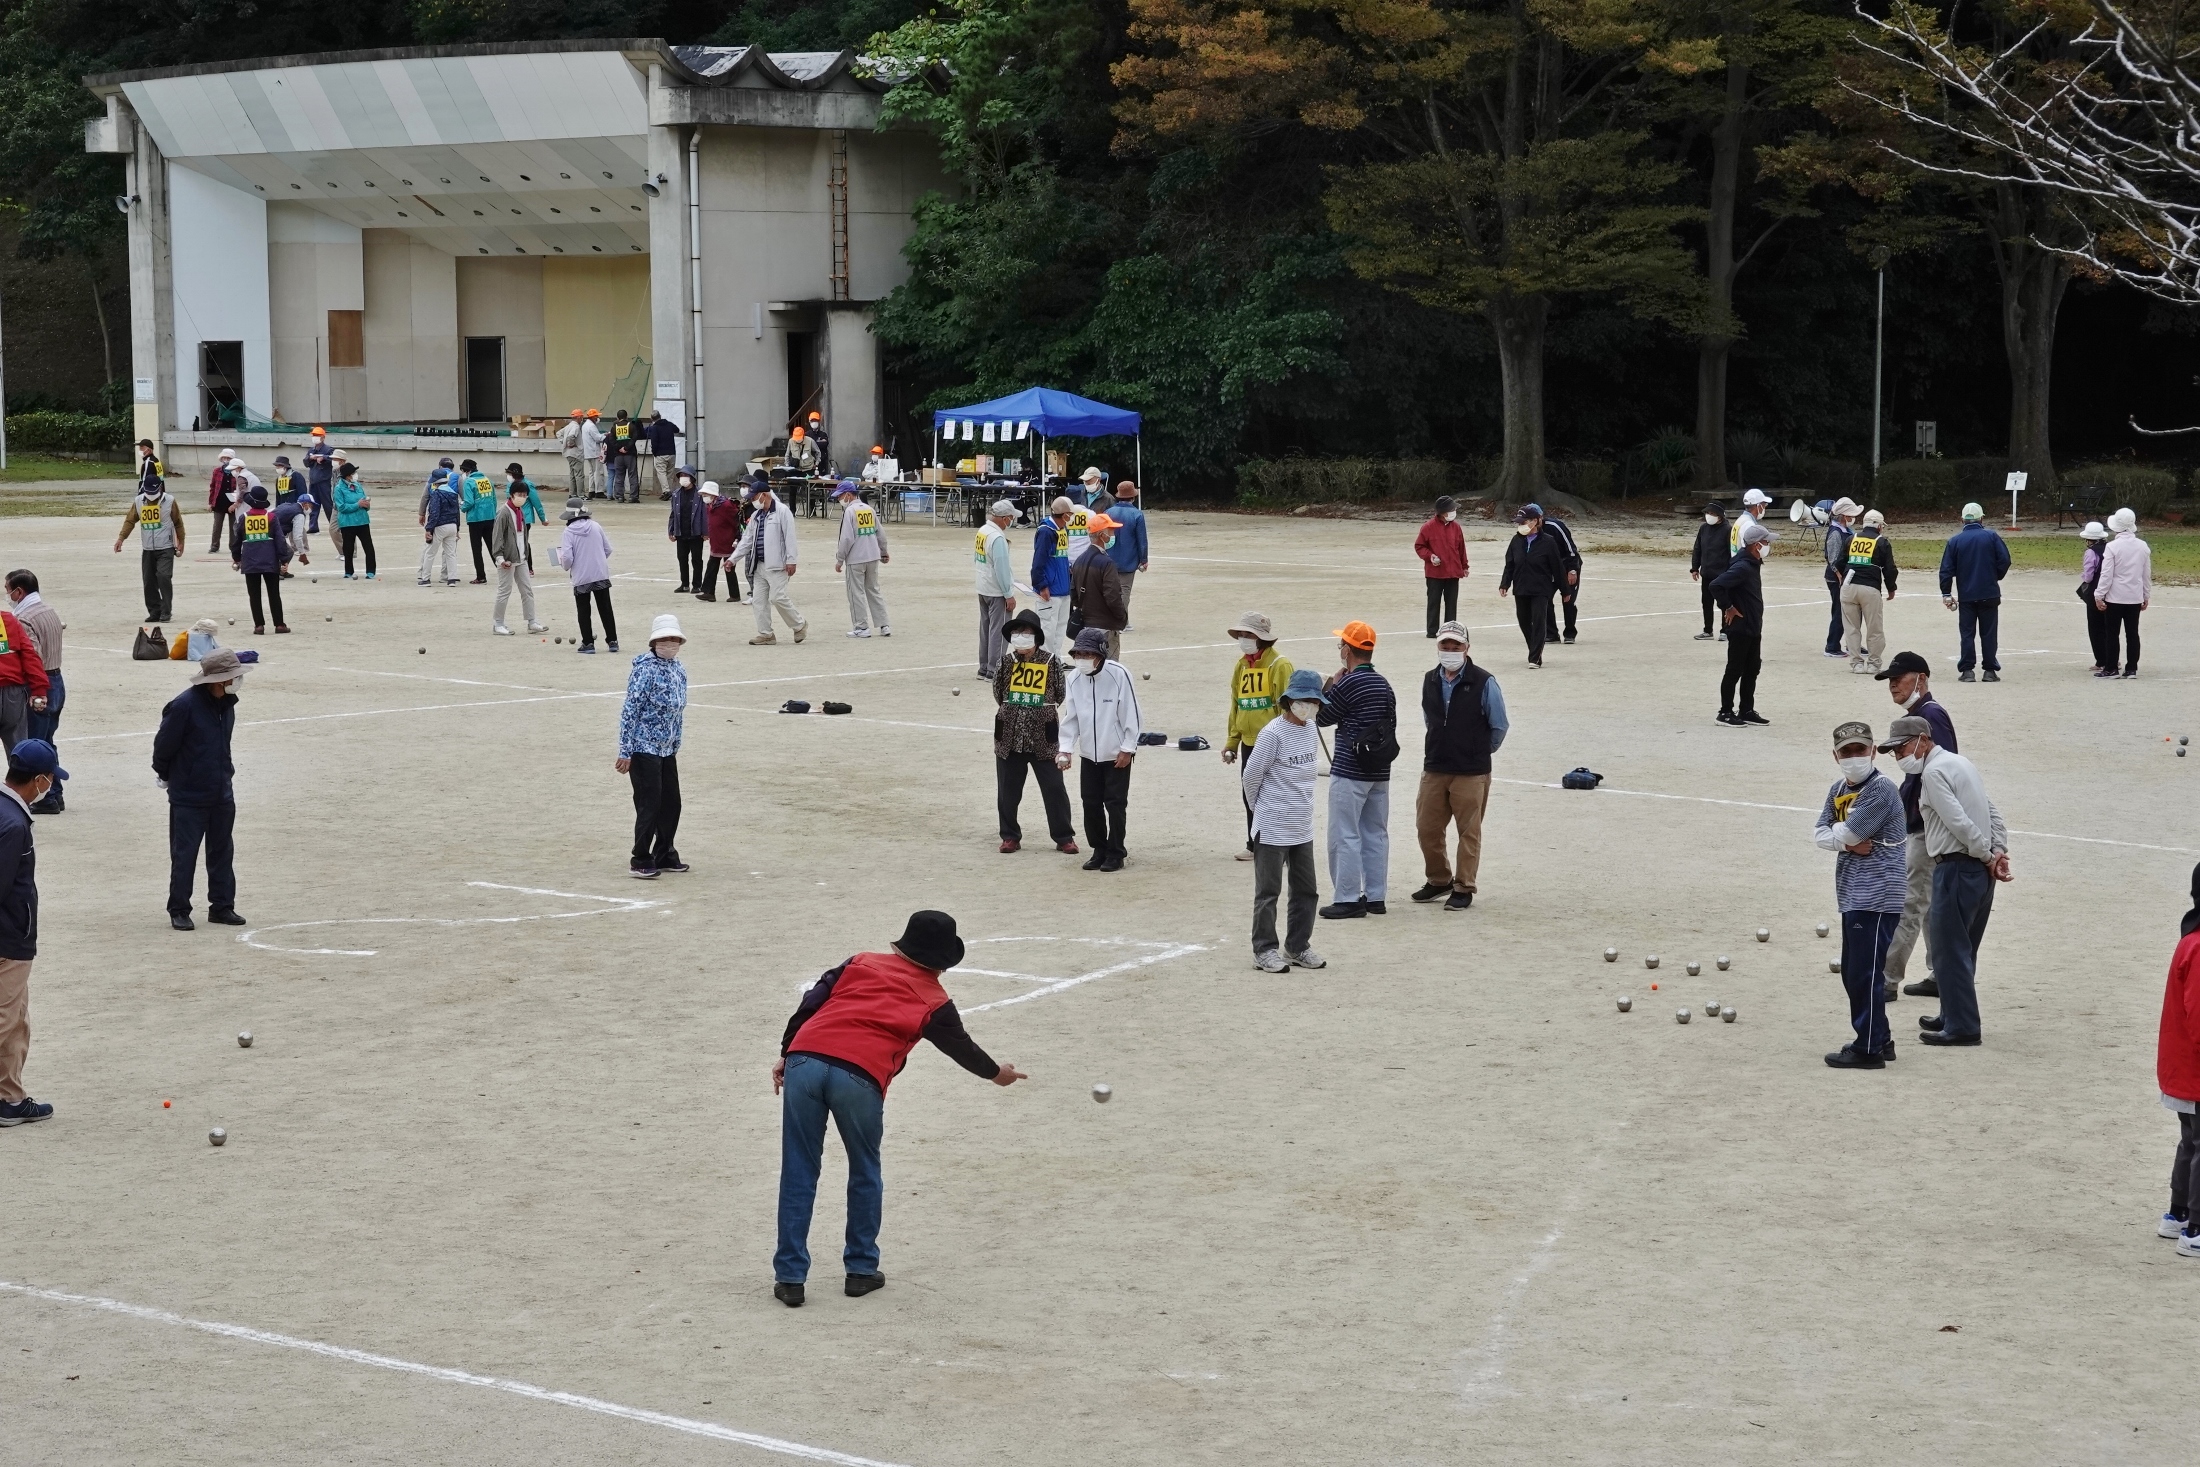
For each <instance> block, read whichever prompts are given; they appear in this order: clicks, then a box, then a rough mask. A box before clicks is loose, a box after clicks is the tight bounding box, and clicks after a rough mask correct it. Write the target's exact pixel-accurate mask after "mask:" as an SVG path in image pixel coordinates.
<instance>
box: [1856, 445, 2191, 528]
mask: <svg viewBox="0 0 2200 1467" xmlns="http://www.w3.org/2000/svg"><path fill="white" fill-rule="evenodd" d="M2008 475H2009V463H2008V460H2006V459H1999V458H1902V459H1895V460H1894V461H1893V462H1891V463H1886V464H1882V465H1880V468H1879V484H1878V487H1877V489H1876V490H1874V491H1873V493H1872V494H1871V495H1870V496H1869V497H1868V498H1867V497H1866V496H1862V495H1858V496H1855V497H1857V498H1859V499H1864V500H1865V502H1866V503H1869V504H1872V505H1874V506H1876V507H1878V508H1882V509H1895V510H1955V509H1960V508H1962V507H1963V506H1964V505H1966V504H1969V503H1973V502H1976V503H1978V504H1983V505H1987V506H1989V507H1991V506H1993V505H1995V504H1997V503H1999V502H2001V500H2002V497H2003V496H2005V495H2007V494H2008V492H2009V489H2008ZM2061 477H2062V482H2061V483H2060V484H2059V485H2058V486H2057V487H2056V488H2054V489H2052V490H2049V491H2046V492H2045V493H2044V494H2043V493H2042V492H2041V491H2039V490H2037V489H2030V490H2027V491H2026V493H2025V497H2024V500H2023V501H2022V503H2021V505H2020V512H2021V513H2025V514H2028V515H2033V516H2037V515H2040V514H2045V513H2052V512H2053V510H2054V509H2055V507H2056V506H2057V505H2060V504H2063V503H2065V502H2067V501H2069V500H2072V499H2076V498H2079V497H2080V496H2081V495H2083V494H2084V493H2086V492H2087V491H2091V490H2098V491H2099V492H2100V494H2101V496H2102V497H2103V499H2104V500H2105V501H2106V502H2107V504H2108V506H2109V507H2110V508H2111V509H2114V508H2118V507H2121V506H2124V505H2129V506H2130V507H2131V509H2132V511H2133V512H2134V513H2136V514H2137V515H2138V516H2139V517H2140V518H2141V519H2146V518H2149V517H2151V516H2155V515H2159V514H2160V513H2161V512H2162V511H2163V510H2164V509H2166V508H2168V507H2169V502H2170V501H2171V500H2172V499H2174V498H2176V497H2177V490H2178V483H2177V475H2176V474H2175V473H2173V472H2172V471H2170V470H2168V469H2158V468H2151V467H2149V466H2147V465H2145V464H2131V463H2112V464H2092V465H2085V466H2080V467H2077V468H2070V469H2065V470H2063V471H2062V476H2061Z"/></svg>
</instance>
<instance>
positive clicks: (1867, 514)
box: [1864, 509, 1887, 530]
mask: <svg viewBox="0 0 2200 1467" xmlns="http://www.w3.org/2000/svg"><path fill="white" fill-rule="evenodd" d="M1886 523H1887V517H1886V516H1885V515H1883V514H1881V513H1880V512H1879V511H1878V510H1876V509H1867V510H1865V511H1864V528H1865V529H1867V530H1876V529H1879V528H1881V527H1882V526H1884V525H1885V524H1886Z"/></svg>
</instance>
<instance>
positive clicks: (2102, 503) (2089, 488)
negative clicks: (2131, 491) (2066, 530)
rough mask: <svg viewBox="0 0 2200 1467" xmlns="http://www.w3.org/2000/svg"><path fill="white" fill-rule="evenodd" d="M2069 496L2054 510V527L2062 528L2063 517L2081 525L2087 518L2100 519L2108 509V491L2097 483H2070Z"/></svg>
mask: <svg viewBox="0 0 2200 1467" xmlns="http://www.w3.org/2000/svg"><path fill="white" fill-rule="evenodd" d="M2069 488H2070V497H2069V498H2068V499H2066V500H2064V501H2063V503H2062V505H2061V507H2060V508H2058V509H2057V510H2056V511H2055V528H2056V529H2058V530H2059V529H2062V528H2063V521H2064V519H2066V518H2067V519H2069V520H2070V521H2071V522H2072V523H2074V524H2076V525H2079V526H2081V527H2082V526H2083V525H2084V524H2085V523H2086V521H2088V520H2097V519H2101V518H2102V517H2103V516H2104V514H2105V513H2106V511H2107V509H2108V491H2107V490H2106V489H2103V488H2102V487H2101V486H2100V485H2098V484H2083V485H2072V486H2069Z"/></svg>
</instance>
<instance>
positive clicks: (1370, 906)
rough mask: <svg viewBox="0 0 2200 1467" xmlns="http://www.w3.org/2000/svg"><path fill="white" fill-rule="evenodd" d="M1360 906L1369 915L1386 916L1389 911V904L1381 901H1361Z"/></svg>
mask: <svg viewBox="0 0 2200 1467" xmlns="http://www.w3.org/2000/svg"><path fill="white" fill-rule="evenodd" d="M1360 907H1361V910H1363V911H1365V912H1366V913H1367V915H1369V916H1370V917H1381V916H1386V915H1388V913H1389V911H1390V908H1389V906H1387V905H1386V904H1384V903H1382V902H1362V903H1361V904H1360Z"/></svg>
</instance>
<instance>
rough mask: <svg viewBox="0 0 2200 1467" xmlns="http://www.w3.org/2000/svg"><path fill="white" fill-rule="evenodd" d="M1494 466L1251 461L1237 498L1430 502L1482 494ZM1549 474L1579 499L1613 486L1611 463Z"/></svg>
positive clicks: (1478, 462)
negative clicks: (1441, 497)
mask: <svg viewBox="0 0 2200 1467" xmlns="http://www.w3.org/2000/svg"><path fill="white" fill-rule="evenodd" d="M1497 470H1498V461H1497V460H1496V459H1471V458H1470V459H1441V458H1408V459H1373V458H1283V459H1253V460H1251V461H1250V462H1248V463H1245V464H1242V465H1240V466H1239V468H1238V502H1239V503H1240V504H1243V505H1247V506H1253V507H1261V506H1275V505H1293V504H1367V503H1380V502H1386V501H1395V500H1405V501H1409V502H1431V501H1434V500H1435V499H1436V498H1437V496H1439V495H1443V494H1449V495H1451V496H1452V497H1453V498H1454V499H1468V498H1474V497H1477V496H1480V495H1482V494H1486V493H1488V492H1489V486H1490V485H1491V484H1492V483H1494V482H1496V479H1497ZM1549 478H1550V483H1551V487H1552V488H1553V489H1558V490H1562V491H1564V492H1565V493H1568V494H1572V495H1575V496H1577V497H1578V498H1581V499H1604V498H1608V497H1609V496H1610V495H1611V494H1613V493H1614V492H1615V489H1616V476H1615V472H1614V470H1613V468H1612V465H1610V464H1608V463H1599V462H1597V461H1595V460H1593V459H1581V460H1567V461H1560V462H1553V463H1552V464H1551V465H1550V472H1549Z"/></svg>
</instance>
